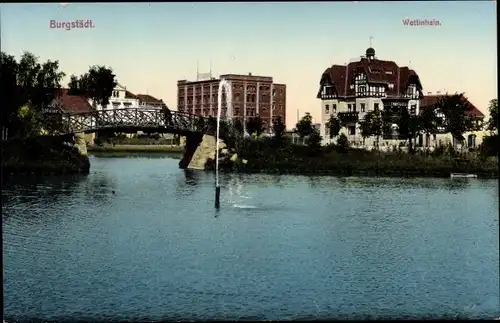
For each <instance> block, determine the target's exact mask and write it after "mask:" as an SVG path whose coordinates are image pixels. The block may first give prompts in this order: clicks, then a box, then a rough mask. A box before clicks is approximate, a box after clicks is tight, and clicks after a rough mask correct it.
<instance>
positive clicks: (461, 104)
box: [434, 93, 473, 148]
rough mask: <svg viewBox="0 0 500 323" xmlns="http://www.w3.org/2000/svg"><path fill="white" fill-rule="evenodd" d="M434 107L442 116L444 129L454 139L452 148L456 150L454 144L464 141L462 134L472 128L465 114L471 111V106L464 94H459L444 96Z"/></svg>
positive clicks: (469, 118) (470, 121)
mask: <svg viewBox="0 0 500 323" xmlns="http://www.w3.org/2000/svg"><path fill="white" fill-rule="evenodd" d="M434 107H435V109H436V110H437V111H440V112H441V113H443V114H444V127H445V129H446V132H449V133H451V135H452V137H453V139H455V140H454V147H453V148H456V142H457V141H460V142H462V141H463V140H464V136H463V133H464V132H467V131H469V130H471V129H472V128H473V124H472V118H471V117H469V116H468V115H467V112H469V111H470V110H472V106H471V104H470V103H469V101H468V100H467V99H466V98H465V96H464V94H463V93H460V94H454V95H451V96H448V95H446V96H445V97H443V98H441V99H439V101H438V102H437V103H436V104H435V106H434Z"/></svg>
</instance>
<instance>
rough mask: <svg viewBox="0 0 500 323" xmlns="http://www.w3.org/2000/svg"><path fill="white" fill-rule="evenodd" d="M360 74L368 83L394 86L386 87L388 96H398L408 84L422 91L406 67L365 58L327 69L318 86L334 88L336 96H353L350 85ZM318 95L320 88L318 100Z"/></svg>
mask: <svg viewBox="0 0 500 323" xmlns="http://www.w3.org/2000/svg"><path fill="white" fill-rule="evenodd" d="M360 73H363V74H365V75H366V77H367V81H368V83H378V84H385V85H388V84H389V83H392V84H394V87H393V88H389V87H388V86H387V87H386V94H387V95H388V96H399V95H400V94H402V93H403V92H404V91H405V90H406V88H407V86H408V85H409V84H410V83H414V84H416V85H417V88H418V90H419V91H421V90H422V85H421V83H420V79H419V77H418V75H417V73H416V72H415V71H414V70H412V69H410V68H408V67H407V66H403V67H399V66H398V65H397V64H396V63H395V62H393V61H384V60H379V59H368V58H365V57H362V58H361V59H360V60H359V61H355V62H351V63H349V64H347V65H333V66H331V67H329V68H327V69H326V70H325V71H324V72H323V74H322V76H321V81H320V86H323V84H325V83H330V84H332V85H333V86H334V87H335V91H336V93H337V95H338V96H351V95H355V89H351V88H350V85H351V84H352V83H353V82H354V78H355V77H356V75H357V74H360ZM320 94H321V88H320V90H319V92H318V98H320Z"/></svg>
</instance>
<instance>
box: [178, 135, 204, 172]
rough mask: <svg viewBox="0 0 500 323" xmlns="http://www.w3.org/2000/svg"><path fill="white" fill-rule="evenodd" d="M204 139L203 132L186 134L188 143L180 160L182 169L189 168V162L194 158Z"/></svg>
mask: <svg viewBox="0 0 500 323" xmlns="http://www.w3.org/2000/svg"><path fill="white" fill-rule="evenodd" d="M202 140H203V135H202V134H189V135H187V136H186V143H185V144H184V155H183V156H182V159H181V161H180V162H179V167H180V168H181V169H187V168H188V166H189V164H190V163H191V159H192V158H193V155H194V154H195V152H196V150H197V149H198V146H199V145H200V143H201V142H202Z"/></svg>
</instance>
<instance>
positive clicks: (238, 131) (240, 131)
mask: <svg viewBox="0 0 500 323" xmlns="http://www.w3.org/2000/svg"><path fill="white" fill-rule="evenodd" d="M244 131H245V129H244V127H243V122H242V121H241V120H240V119H236V120H234V122H233V132H234V134H235V135H236V136H243V135H244Z"/></svg>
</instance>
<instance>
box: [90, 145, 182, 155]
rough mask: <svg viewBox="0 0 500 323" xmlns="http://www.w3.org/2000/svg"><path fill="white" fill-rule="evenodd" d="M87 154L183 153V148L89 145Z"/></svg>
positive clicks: (169, 146) (170, 146) (168, 146)
mask: <svg viewBox="0 0 500 323" xmlns="http://www.w3.org/2000/svg"><path fill="white" fill-rule="evenodd" d="M87 151H89V152H99V153H183V152H184V147H182V146H177V145H113V144H105V145H103V146H97V145H89V146H87Z"/></svg>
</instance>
